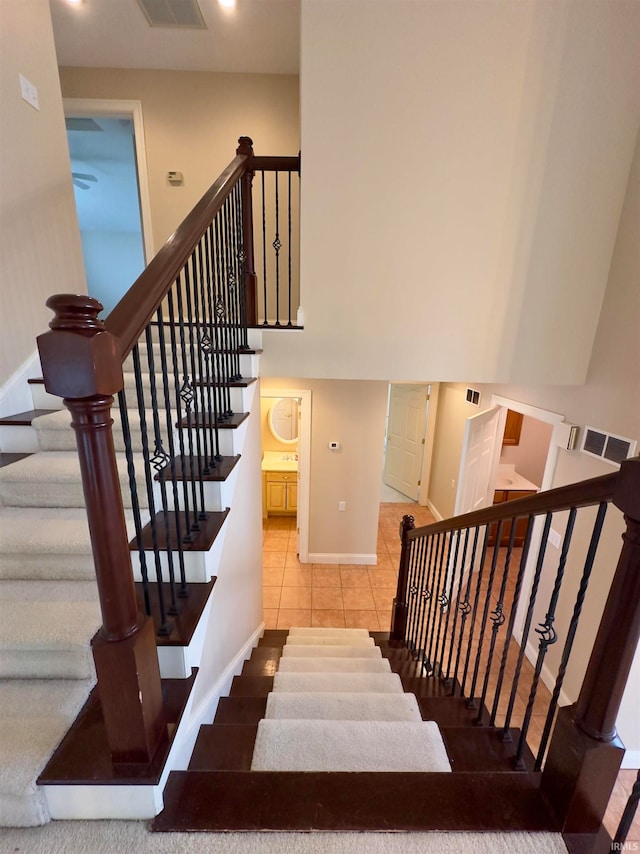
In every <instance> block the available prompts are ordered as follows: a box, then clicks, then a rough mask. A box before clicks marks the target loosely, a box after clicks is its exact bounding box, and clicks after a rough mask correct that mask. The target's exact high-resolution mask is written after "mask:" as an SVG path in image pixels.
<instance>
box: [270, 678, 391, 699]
mask: <svg viewBox="0 0 640 854" xmlns="http://www.w3.org/2000/svg"><path fill="white" fill-rule="evenodd" d="M272 690H273V691H287V692H289V691H293V692H295V693H300V692H305V691H313V692H316V691H321V692H323V693H326V692H328V691H329V692H330V691H339V692H347V693H362V692H363V691H371V692H373V693H375V694H401V693H404V691H403V688H402V682H401V681H400V677H399V676H398V675H397V673H276V675H275V676H274V677H273V689H272Z"/></svg>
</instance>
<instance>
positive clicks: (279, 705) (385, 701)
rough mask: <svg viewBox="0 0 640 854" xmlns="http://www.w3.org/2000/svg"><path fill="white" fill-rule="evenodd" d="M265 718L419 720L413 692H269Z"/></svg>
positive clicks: (419, 715)
mask: <svg viewBox="0 0 640 854" xmlns="http://www.w3.org/2000/svg"><path fill="white" fill-rule="evenodd" d="M264 717H265V718H280V719H298V720H344V721H352V720H371V721H414V722H416V723H417V722H419V721H421V720H422V716H421V714H420V709H419V707H418V703H417V701H416V698H415V697H414V696H413V694H374V693H370V694H362V693H360V694H352V693H347V692H344V693H341V694H340V693H335V692H334V693H314V694H309V693H293V692H292V693H284V692H281V693H271V694H269V696H268V697H267V708H266V711H265V713H264Z"/></svg>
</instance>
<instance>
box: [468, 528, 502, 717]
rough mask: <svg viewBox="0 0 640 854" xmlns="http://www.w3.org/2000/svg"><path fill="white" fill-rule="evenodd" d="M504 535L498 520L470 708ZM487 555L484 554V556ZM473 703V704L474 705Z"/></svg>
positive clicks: (478, 671) (472, 682)
mask: <svg viewBox="0 0 640 854" xmlns="http://www.w3.org/2000/svg"><path fill="white" fill-rule="evenodd" d="M501 535H502V523H501V522H498V531H497V533H496V544H495V545H494V547H493V555H492V557H491V569H490V571H489V578H488V581H487V592H486V594H485V599H484V607H483V609H482V620H481V622H480V634H479V637H478V651H477V653H476V660H475V664H474V667H473V677H472V679H471V688H470V689H469V708H475V694H476V686H477V683H478V676H479V673H480V662H481V659H482V649H483V647H484V638H485V632H486V629H487V620H488V618H489V608H490V607H491V593H492V591H493V582H494V579H495V574H496V567H497V565H498V549H499V543H500V540H501ZM485 556H486V552H485V555H483V557H485ZM472 704H473V705H472Z"/></svg>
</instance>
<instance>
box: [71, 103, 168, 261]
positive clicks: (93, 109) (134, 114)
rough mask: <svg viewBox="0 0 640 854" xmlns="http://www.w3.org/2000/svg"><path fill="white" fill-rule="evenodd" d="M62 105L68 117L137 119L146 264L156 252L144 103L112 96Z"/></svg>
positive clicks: (143, 243) (138, 162) (141, 216)
mask: <svg viewBox="0 0 640 854" xmlns="http://www.w3.org/2000/svg"><path fill="white" fill-rule="evenodd" d="M62 104H63V108H64V114H65V117H66V116H69V117H71V116H78V117H79V118H92V117H93V116H105V117H108V118H112V119H131V120H132V122H133V134H134V141H135V144H134V149H135V156H136V167H137V172H138V199H139V201H140V221H141V225H142V245H143V247H144V255H145V264H148V263H149V261H150V260H151V259H152V258H153V256H154V255H155V252H154V248H153V228H152V225H151V199H150V196H149V174H148V169H147V147H146V142H145V137H144V123H143V120H142V102H141V101H124V100H112V99H108V98H63V99H62Z"/></svg>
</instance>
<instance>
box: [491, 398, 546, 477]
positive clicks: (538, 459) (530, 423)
mask: <svg viewBox="0 0 640 854" xmlns="http://www.w3.org/2000/svg"><path fill="white" fill-rule="evenodd" d="M552 431H553V427H552V426H551V424H546V423H545V422H544V421H538V419H537V418H529V416H527V415H525V416H524V418H523V419H522V431H521V433H520V441H519V442H518V444H517V445H503V447H502V453H501V454H500V463H501V464H504V465H513V466H515V469H516V471H517V472H518V474H521V475H522V476H523V477H526V478H527V480H530V481H531V483H535V484H536V486H540V484H541V483H542V476H543V475H544V467H545V463H546V461H547V453H548V451H549V442H550V441H551V433H552Z"/></svg>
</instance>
